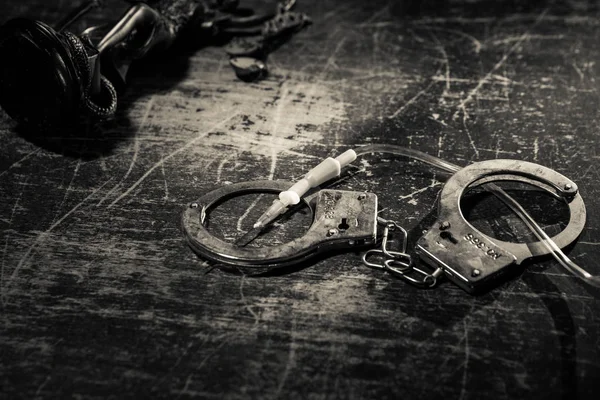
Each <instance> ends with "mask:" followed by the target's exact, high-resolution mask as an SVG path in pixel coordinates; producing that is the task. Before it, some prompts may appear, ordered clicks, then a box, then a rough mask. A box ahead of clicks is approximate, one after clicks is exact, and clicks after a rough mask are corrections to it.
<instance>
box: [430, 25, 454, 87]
mask: <svg viewBox="0 0 600 400" xmlns="http://www.w3.org/2000/svg"><path fill="white" fill-rule="evenodd" d="M430 34H431V37H432V38H433V41H434V42H435V43H436V48H437V49H438V51H439V52H440V53H441V55H442V58H443V59H444V69H445V76H444V77H445V86H444V91H443V92H442V94H441V96H440V98H441V99H444V98H445V97H447V96H448V95H449V94H450V60H449V59H448V53H446V49H445V48H444V45H443V44H442V43H441V42H440V40H439V39H438V37H437V36H436V35H435V34H434V33H433V32H432V31H430Z"/></svg>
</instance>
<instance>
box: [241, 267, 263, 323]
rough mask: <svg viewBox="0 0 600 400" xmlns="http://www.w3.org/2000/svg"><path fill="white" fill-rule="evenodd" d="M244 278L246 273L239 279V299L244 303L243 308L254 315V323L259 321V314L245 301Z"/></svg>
mask: <svg viewBox="0 0 600 400" xmlns="http://www.w3.org/2000/svg"><path fill="white" fill-rule="evenodd" d="M245 280H246V275H242V279H241V280H240V300H241V301H242V303H244V308H245V309H246V310H248V312H249V313H250V314H251V315H252V317H254V325H256V324H258V323H259V322H260V316H259V315H258V314H257V313H256V312H255V311H254V309H253V308H252V305H251V304H250V303H249V302H248V301H246V296H244V282H245Z"/></svg>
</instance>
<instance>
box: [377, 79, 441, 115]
mask: <svg viewBox="0 0 600 400" xmlns="http://www.w3.org/2000/svg"><path fill="white" fill-rule="evenodd" d="M435 83H436V81H435V80H432V81H431V82H429V85H427V86H426V87H425V89H423V90H421V91H420V92H419V93H417V94H416V95H414V96H413V97H411V98H410V99H409V100H408V101H407V102H406V103H404V105H403V106H402V107H400V108H398V109H397V110H396V111H394V113H393V114H392V115H389V116H388V118H389V119H393V118H396V117H397V116H398V115H400V114H402V113H403V112H404V110H406V109H407V108H408V107H409V106H410V105H411V104H413V103H414V102H415V101H417V100H418V99H419V97H421V96H423V95H424V94H426V93H427V92H428V91H429V89H431V87H432V86H433V85H434V84H435Z"/></svg>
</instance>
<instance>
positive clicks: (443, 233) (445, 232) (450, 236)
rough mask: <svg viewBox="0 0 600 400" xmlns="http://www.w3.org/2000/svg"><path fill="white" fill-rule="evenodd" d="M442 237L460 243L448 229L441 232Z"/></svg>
mask: <svg viewBox="0 0 600 400" xmlns="http://www.w3.org/2000/svg"><path fill="white" fill-rule="evenodd" d="M440 237H441V238H442V239H444V240H448V241H450V242H452V243H454V244H457V243H458V240H456V238H455V237H454V236H453V235H452V233H450V232H448V231H444V232H441V233H440Z"/></svg>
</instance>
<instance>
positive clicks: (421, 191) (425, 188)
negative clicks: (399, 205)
mask: <svg viewBox="0 0 600 400" xmlns="http://www.w3.org/2000/svg"><path fill="white" fill-rule="evenodd" d="M441 184H442V182H439V181H435V182H432V183H431V184H430V185H428V186H425V187H424V188H421V189H418V190H415V191H414V192H412V193H409V194H407V195H405V196H399V197H398V200H405V199H408V198H411V197H414V196H415V195H417V194H419V193H423V192H425V191H427V190H429V189H431V188H434V187H436V186H440V185H441Z"/></svg>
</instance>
